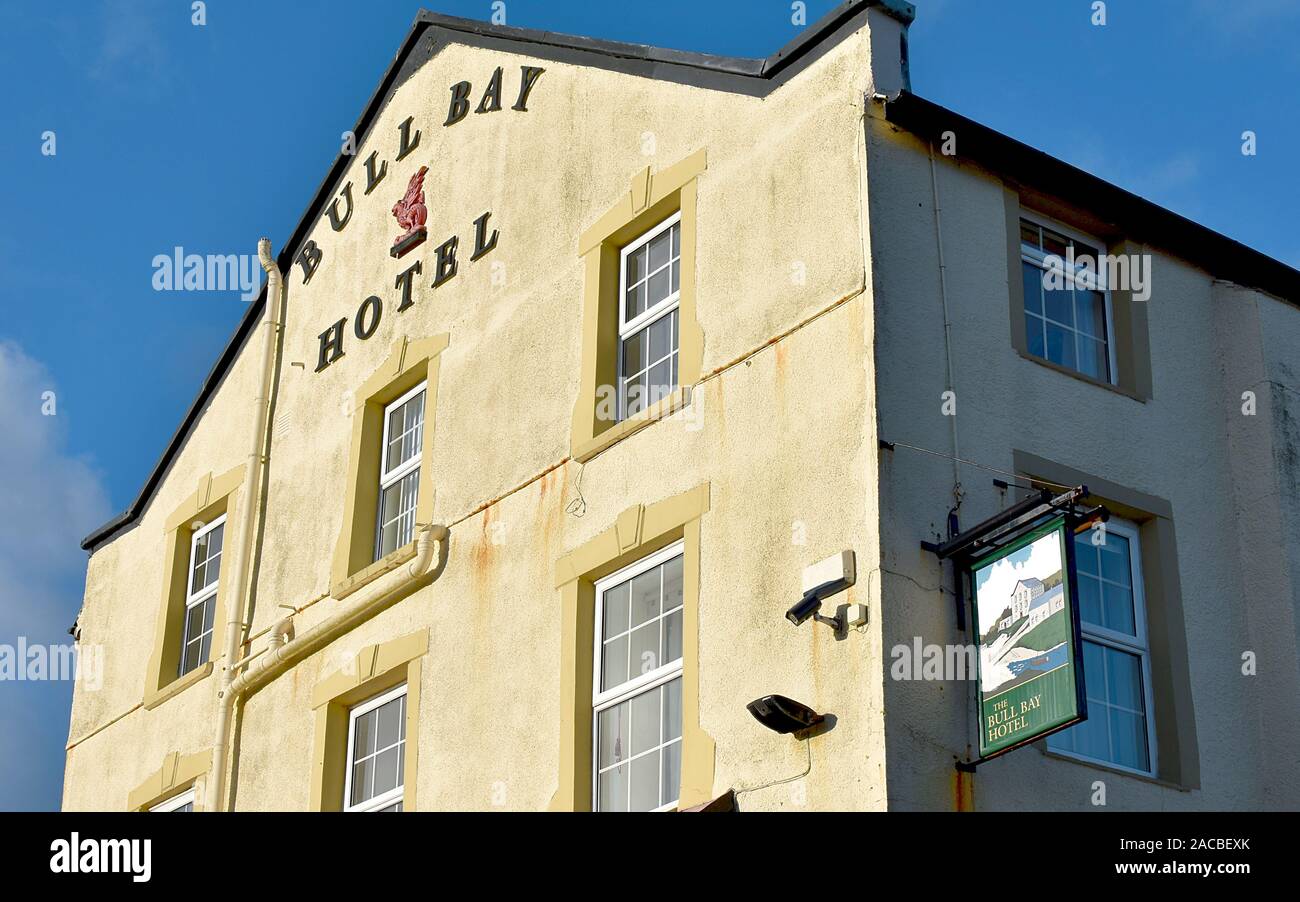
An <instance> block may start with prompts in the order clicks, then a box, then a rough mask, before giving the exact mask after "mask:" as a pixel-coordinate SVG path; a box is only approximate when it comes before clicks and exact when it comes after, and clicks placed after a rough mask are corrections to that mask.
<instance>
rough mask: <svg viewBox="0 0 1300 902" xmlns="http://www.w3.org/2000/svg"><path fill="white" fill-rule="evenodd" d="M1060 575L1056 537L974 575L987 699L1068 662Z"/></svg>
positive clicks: (1062, 572) (1035, 543)
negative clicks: (995, 693) (993, 694)
mask: <svg viewBox="0 0 1300 902" xmlns="http://www.w3.org/2000/svg"><path fill="white" fill-rule="evenodd" d="M1064 576H1065V567H1064V562H1063V561H1062V558H1061V539H1060V537H1059V535H1058V534H1057V533H1055V532H1051V533H1048V534H1047V535H1044V536H1041V537H1040V538H1038V539H1037V540H1035V541H1033V542H1031V543H1029V544H1028V545H1026V546H1025V547H1024V548H1021V549H1019V550H1018V551H1015V552H1012V553H1011V554H1009V555H1007V556H1006V557H1004V558H1001V559H1000V560H997V561H995V562H993V563H992V564H989V565H988V566H987V567H983V568H981V569H979V570H977V571H975V590H976V593H977V597H978V599H979V624H978V626H979V646H980V690H981V691H982V692H983V693H984V696H985V697H986V698H987V697H988V696H989V695H990V694H992V693H994V692H1005V691H1006V690H1008V689H1012V688H1014V687H1016V686H1018V685H1020V684H1021V683H1025V682H1028V681H1029V680H1031V679H1034V678H1035V677H1039V676H1042V675H1043V674H1045V673H1048V672H1050V671H1053V670H1056V669H1057V668H1058V667H1063V666H1065V665H1066V664H1068V663H1069V659H1070V655H1069V647H1070V646H1069V642H1070V621H1069V616H1070V614H1069V611H1068V610H1067V609H1066V606H1065V586H1064Z"/></svg>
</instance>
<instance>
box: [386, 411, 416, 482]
mask: <svg viewBox="0 0 1300 902" xmlns="http://www.w3.org/2000/svg"><path fill="white" fill-rule="evenodd" d="M424 399H425V393H424V392H419V393H418V394H416V395H414V396H413V397H411V398H408V399H407V400H406V401H405V402H404V403H402V404H401V405H400V406H398V407H395V408H393V409H392V410H391V411H389V413H388V447H387V448H386V449H385V452H384V453H385V457H384V470H385V472H387V471H390V470H395V469H397V468H398V467H399V466H401V465H402V464H403V463H405V462H406V461H408V460H410V459H411V458H413V457H416V456H418V455H419V453H420V451H421V450H422V448H423V442H424Z"/></svg>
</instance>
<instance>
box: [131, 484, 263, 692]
mask: <svg viewBox="0 0 1300 902" xmlns="http://www.w3.org/2000/svg"><path fill="white" fill-rule="evenodd" d="M243 481H244V468H243V466H238V467H235V468H234V469H233V470H230V471H228V472H226V473H222V474H221V475H220V476H215V477H214V476H213V475H212V474H211V473H207V474H205V475H204V476H203V477H202V478H200V479H199V485H198V488H197V489H196V490H195V491H194V494H192V495H190V496H189V497H188V498H186V499H185V502H184V503H183V504H181V505H180V506H179V507H178V508H176V510H174V511H173V512H172V513H171V516H169V517H168V518H167V520H166V522H165V524H164V528H165V530H166V551H165V553H164V558H163V592H162V602H161V604H160V606H159V611H158V620H157V627H156V630H155V634H154V643H153V653H152V654H151V655H150V656H149V663H148V665H147V666H148V669H147V671H146V677H145V688H144V700H143V705H144V707H145V708H147V709H152V708H156V707H158V706H159V705H161V704H162V703H163V702H165V701H167V699H169V698H171V697H172V696H174V695H176V694H177V693H178V692H180V691H181V690H183V689H185V688H187V687H189V686H192V685H194V684H195V683H197V682H199V681H200V680H202V679H203V678H204V677H206V676H208V674H210V673H212V668H213V661H215V660H216V659H217V658H219V657H221V655H222V653H223V652H224V651H225V649H224V648H223V647H222V646H223V643H224V642H225V624H226V612H227V611H228V610H229V608H228V603H229V602H230V598H229V593H228V589H229V587H230V581H229V580H228V579H225V578H224V576H223V577H222V578H220V579H219V582H218V588H217V598H216V609H215V612H214V616H213V621H212V622H213V624H214V625H215V628H214V629H213V631H212V646H211V650H210V652H209V654H208V660H207V661H206V662H204V663H203V664H200V665H199V666H198V667H196V668H194V669H193V670H191V671H190V672H189V673H187V674H185V675H184V676H178V675H177V674H178V673H179V671H180V660H181V639H182V636H183V634H184V630H185V588H186V583H187V582H188V581H189V567H190V539H191V537H192V536H193V534H194V524H195V523H205V524H206V523H210V522H212V521H213V520H214V519H216V518H217V517H220V516H222V515H223V514H224V515H225V516H226V528H225V540H224V543H223V544H224V546H225V547H227V548H233V547H236V546H237V543H238V541H239V536H237V535H233V534H232V533H233V531H235V530H236V529H237V527H236V525H235V524H236V523H237V522H238V518H236V516H235V506H236V498H235V495H236V492H237V491H238V489H239V487H240V486H241V485H242V484H243ZM222 569H223V571H225V570H226V568H225V567H223V568H222Z"/></svg>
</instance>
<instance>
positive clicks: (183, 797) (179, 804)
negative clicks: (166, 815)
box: [149, 789, 194, 812]
mask: <svg viewBox="0 0 1300 902" xmlns="http://www.w3.org/2000/svg"><path fill="white" fill-rule="evenodd" d="M149 810H150V811H184V812H190V811H193V810H194V790H193V789H187V790H185V791H184V792H182V793H181V794H180V795H174V796H172V797H171V798H170V799H168V800H167V801H165V802H159V803H158V804H157V805H154V806H153V807H152V808H150V809H149Z"/></svg>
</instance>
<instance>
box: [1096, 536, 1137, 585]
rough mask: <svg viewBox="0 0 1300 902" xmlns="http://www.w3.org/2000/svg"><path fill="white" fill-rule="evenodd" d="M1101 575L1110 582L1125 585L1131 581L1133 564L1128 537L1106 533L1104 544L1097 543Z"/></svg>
mask: <svg viewBox="0 0 1300 902" xmlns="http://www.w3.org/2000/svg"><path fill="white" fill-rule="evenodd" d="M1098 550H1099V551H1100V553H1101V575H1102V576H1104V577H1106V579H1109V580H1111V581H1112V582H1117V583H1119V584H1120V585H1122V586H1127V585H1129V584H1130V583H1131V582H1132V572H1133V564H1132V562H1131V560H1130V557H1129V546H1128V538H1127V537H1125V536H1122V535H1119V534H1117V533H1113V532H1108V533H1107V534H1106V544H1105V545H1099V546H1098Z"/></svg>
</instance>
